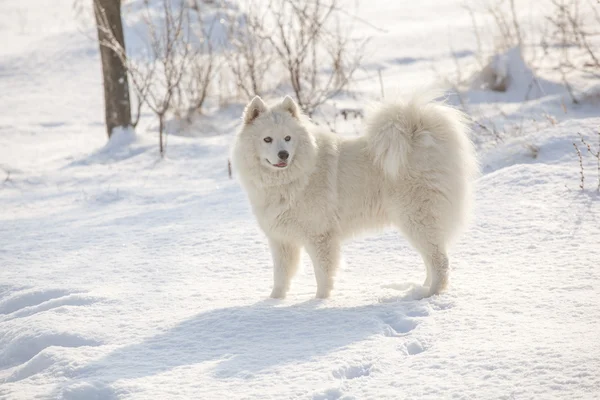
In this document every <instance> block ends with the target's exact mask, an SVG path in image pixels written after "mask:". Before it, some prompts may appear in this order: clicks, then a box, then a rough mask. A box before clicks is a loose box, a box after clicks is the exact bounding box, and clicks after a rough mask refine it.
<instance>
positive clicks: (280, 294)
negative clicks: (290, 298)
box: [270, 287, 287, 299]
mask: <svg viewBox="0 0 600 400" xmlns="http://www.w3.org/2000/svg"><path fill="white" fill-rule="evenodd" d="M286 293H287V290H286V289H285V288H282V287H274V288H273V291H271V296H270V297H271V298H272V299H285V295H286Z"/></svg>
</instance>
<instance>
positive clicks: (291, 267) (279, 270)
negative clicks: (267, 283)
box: [269, 239, 300, 299]
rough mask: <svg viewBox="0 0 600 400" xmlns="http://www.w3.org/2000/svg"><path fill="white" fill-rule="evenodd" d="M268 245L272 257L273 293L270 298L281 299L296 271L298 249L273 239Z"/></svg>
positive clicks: (295, 246)
mask: <svg viewBox="0 0 600 400" xmlns="http://www.w3.org/2000/svg"><path fill="white" fill-rule="evenodd" d="M269 245H270V247H271V255H272V257H273V291H272V292H271V297H273V298H276V299H282V298H284V297H285V295H286V293H287V292H288V290H289V289H290V282H291V280H292V278H293V277H294V275H295V274H296V271H298V264H299V262H300V247H299V246H297V245H295V244H291V243H283V242H281V241H279V240H275V239H269Z"/></svg>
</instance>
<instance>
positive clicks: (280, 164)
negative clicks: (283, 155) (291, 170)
mask: <svg viewBox="0 0 600 400" xmlns="http://www.w3.org/2000/svg"><path fill="white" fill-rule="evenodd" d="M286 165H287V163H285V162H283V161H282V162H280V163H278V164H275V166H276V167H285V166H286Z"/></svg>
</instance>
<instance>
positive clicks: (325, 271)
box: [306, 234, 340, 299]
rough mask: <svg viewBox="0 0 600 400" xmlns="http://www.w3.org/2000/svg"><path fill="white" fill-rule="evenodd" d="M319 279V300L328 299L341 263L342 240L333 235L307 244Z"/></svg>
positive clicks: (326, 235)
mask: <svg viewBox="0 0 600 400" xmlns="http://www.w3.org/2000/svg"><path fill="white" fill-rule="evenodd" d="M306 251H307V252H308V254H309V255H310V258H311V259H312V262H313V267H314V269H315V278H316V279H317V295H316V297H317V298H320V299H326V298H328V297H329V295H330V293H331V290H332V289H333V278H334V277H335V274H336V272H337V269H338V266H339V263H340V240H339V239H338V238H337V237H336V236H335V235H332V234H325V235H319V236H317V237H315V238H313V240H312V241H311V242H310V243H308V244H307V246H306Z"/></svg>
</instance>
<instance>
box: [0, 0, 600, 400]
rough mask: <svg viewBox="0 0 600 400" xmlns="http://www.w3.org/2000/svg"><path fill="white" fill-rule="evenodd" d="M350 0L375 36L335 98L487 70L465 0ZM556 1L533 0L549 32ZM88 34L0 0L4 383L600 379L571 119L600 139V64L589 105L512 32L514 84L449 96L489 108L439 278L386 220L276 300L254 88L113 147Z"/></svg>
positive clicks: (17, 387) (350, 385) (458, 389)
mask: <svg viewBox="0 0 600 400" xmlns="http://www.w3.org/2000/svg"><path fill="white" fill-rule="evenodd" d="M128 3H131V2H126V3H125V5H124V13H125V15H124V17H125V25H126V26H125V29H126V37H135V36H136V33H135V26H136V24H135V23H130V21H132V20H134V19H135V18H134V17H135V7H131V8H128V6H127V4H128ZM134 3H135V2H134ZM348 3H352V7H357V8H358V10H357V11H356V13H355V14H353V15H360V21H364V23H363V22H360V21H357V20H355V21H354V22H355V24H354V30H353V34H354V35H356V36H358V37H370V38H371V41H370V42H369V44H368V46H367V49H368V54H367V56H366V57H365V59H364V62H363V65H362V67H361V69H360V70H359V71H358V73H357V75H356V80H355V82H354V83H353V85H352V87H351V91H350V92H349V93H350V95H348V94H346V95H344V96H340V98H338V99H334V100H332V101H330V102H328V104H327V105H325V106H324V107H323V109H324V110H332V109H333V110H334V109H335V107H352V108H356V109H363V108H364V107H365V106H366V104H367V103H368V102H371V101H374V100H378V99H379V98H380V95H381V93H380V92H381V87H380V78H379V73H380V72H381V81H382V82H383V86H384V88H385V91H386V92H385V95H386V96H388V95H389V94H391V93H393V92H397V93H406V92H407V91H409V90H412V89H415V88H418V87H422V86H426V85H430V84H439V83H443V84H446V85H447V87H449V86H453V87H455V88H456V86H460V82H458V81H459V80H458V79H456V75H457V70H462V74H463V76H465V75H466V76H468V75H469V74H471V73H472V72H470V71H476V70H477V62H476V58H477V57H478V55H479V53H478V45H477V37H476V35H474V32H473V27H472V19H471V17H470V15H469V13H468V12H466V11H465V8H464V7H463V6H462V5H463V2H461V1H443V2H440V1H433V0H425V1H421V2H412V1H395V2H391V1H384V0H371V1H363V2H353V1H348ZM542 3H545V2H544V1H539V2H538V1H530V2H527V1H521V2H519V1H517V4H518V10H517V11H518V13H519V15H520V16H521V18H522V19H521V21H522V24H523V25H522V26H523V30H524V31H527V32H531V34H530V35H529V38H531V39H530V46H531V47H532V48H533V49H534V50H535V49H536V47H535V46H534V45H533V44H531V43H537V42H536V41H535V40H537V39H536V36H535V35H536V34H535V32H537V33H539V34H540V35H541V34H542V33H543V32H544V31H543V29H542V28H541V27H543V25H544V21H545V20H546V19H545V16H546V15H545V14H544V13H545V12H546V11H547V10H548V7H547V4H542ZM589 4H590V5H591V6H592V7H594V6H595V5H594V2H589ZM134 5H135V4H134ZM86 6H89V5H86V4H84V5H83V6H81V5H80V6H79V7H83V8H84V10H85V7H86ZM90 8H91V7H90ZM597 9H600V5H598V6H597ZM353 10H354V9H353ZM87 12H88V13H89V10H87ZM352 12H355V11H352ZM482 15H483V14H482ZM590 15H593V14H590ZM128 21H129V22H128ZM367 21H368V23H367ZM479 21H480V23H481V24H484V19H483V17H482V18H480V19H479ZM538 28H539V29H538ZM596 29H597V27H596ZM492 30H493V29H492V25H485V24H484V25H483V26H482V28H481V32H480V33H481V35H483V36H484V38H483V39H485V37H487V36H485V35H487V34H488V33H489V35H491V36H493V33H492ZM94 35H95V27H94V25H93V21H90V20H89V18H88V19H86V18H85V17H82V16H81V11H80V10H78V9H77V7H76V8H74V7H73V2H72V1H71V0H56V1H53V2H50V3H49V2H43V1H41V0H28V1H21V0H3V1H2V2H0V39H1V43H2V45H1V46H0V110H1V111H0V210H1V211H0V398H2V399H35V398H40V399H71V400H74V399H103V400H104V399H107V400H108V399H149V398H152V399H313V400H318V399H321V400H325V399H331V400H333V399H345V400H350V399H446V398H453V399H454V398H456V399H554V398H555V399H597V398H599V397H600V374H599V372H600V344H599V342H598V338H599V333H598V332H600V268H599V266H600V194H599V193H598V192H597V191H596V186H597V185H598V179H600V176H598V173H599V171H597V168H598V166H597V160H596V158H594V157H593V156H592V155H591V154H590V153H589V152H588V151H587V150H586V149H585V147H584V146H583V145H582V144H581V141H580V136H579V134H581V135H582V136H583V138H585V140H586V141H588V142H589V143H590V144H592V146H593V148H592V149H598V147H599V146H600V133H599V131H600V96H599V95H598V94H597V93H598V91H595V90H596V88H597V87H598V86H597V84H598V82H597V81H596V80H594V78H593V77H591V76H589V75H585V74H580V75H577V74H575V75H572V76H571V77H570V79H571V82H575V83H576V84H577V86H576V90H577V96H578V97H579V99H580V101H579V104H573V102H572V101H571V99H570V95H569V94H568V92H567V90H566V88H565V85H564V82H563V80H562V78H561V76H560V74H559V73H558V72H557V71H556V70H555V69H552V68H551V67H549V68H545V69H542V68H540V69H539V71H535V73H536V76H537V77H538V78H536V79H535V80H533V79H532V76H533V75H532V74H533V72H532V70H531V69H530V67H529V66H528V65H529V64H525V63H524V62H523V61H522V60H521V58H520V57H519V55H518V52H517V53H515V51H514V50H513V51H512V52H511V51H509V52H508V53H506V57H504V58H502V60H503V61H502V63H503V64H502V65H503V66H504V67H505V68H508V70H509V71H510V73H511V76H512V78H511V79H512V83H513V84H512V85H511V86H510V87H509V90H508V91H507V92H503V93H498V92H491V91H486V90H481V89H480V88H475V87H470V88H467V89H465V90H462V92H461V93H462V94H461V98H460V99H459V96H457V95H456V94H451V95H450V98H449V100H450V101H451V102H453V103H454V104H457V105H459V104H461V103H462V104H463V106H464V107H465V108H466V109H467V111H469V113H470V115H471V116H472V117H473V120H474V121H476V122H474V124H473V140H474V141H475V142H476V144H477V146H478V149H479V157H480V160H481V164H482V175H481V177H480V178H479V179H478V181H477V193H476V210H475V219H474V223H473V225H472V227H471V228H470V230H469V231H468V232H467V233H466V234H465V235H464V236H463V237H462V239H461V240H460V242H459V243H458V244H457V246H456V247H455V249H454V250H453V252H452V260H453V264H452V275H451V285H450V288H449V290H448V292H447V293H444V294H442V295H439V296H434V297H432V298H428V299H423V300H413V299H412V298H411V296H410V293H411V292H410V289H411V287H412V285H415V284H416V283H415V282H421V281H422V280H423V278H424V271H423V267H422V263H421V260H420V259H419V256H418V254H417V253H416V252H415V251H413V250H412V249H411V248H410V246H408V244H407V243H406V241H405V240H404V239H402V238H400V237H399V236H398V235H397V234H396V233H394V232H384V233H381V234H375V235H369V236H367V237H365V238H363V239H359V240H354V241H352V242H350V243H348V244H347V246H345V248H344V258H345V265H344V268H343V271H342V273H341V276H340V277H339V280H338V283H337V285H336V290H335V291H334V293H333V297H332V298H331V299H329V300H326V301H316V300H313V295H314V292H315V282H314V278H313V276H312V275H313V273H312V268H311V267H310V265H309V264H308V263H307V260H304V261H303V264H304V268H303V270H302V271H301V272H300V273H299V276H298V277H297V279H295V280H294V282H293V286H292V290H291V291H290V294H289V295H288V298H287V299H286V300H284V301H274V300H270V299H267V295H268V294H269V293H270V289H271V279H272V278H271V276H272V269H271V261H270V254H269V251H268V247H267V243H266V240H265V238H264V236H263V235H262V234H261V232H260V231H259V229H258V227H257V225H256V223H255V221H254V219H253V217H252V215H251V212H250V209H249V206H248V203H247V201H246V198H245V195H244V193H243V192H242V190H241V188H240V186H239V184H238V183H237V182H236V180H235V176H234V179H229V177H228V171H227V158H228V154H229V146H230V144H231V141H232V138H233V135H234V133H235V130H236V129H237V127H238V126H239V117H240V114H241V110H242V107H243V104H244V101H241V100H240V101H238V102H231V103H230V104H228V105H226V106H224V107H217V106H216V105H214V104H213V105H210V106H209V107H208V109H207V112H206V113H205V115H204V116H203V117H201V118H199V120H198V121H196V122H197V123H195V124H194V125H193V126H190V127H188V128H187V129H186V131H185V132H177V134H172V135H168V139H167V140H168V147H167V154H166V157H165V159H162V160H161V159H160V157H159V155H158V148H157V141H158V139H157V132H156V129H157V128H156V121H154V120H153V118H152V115H151V114H146V115H144V116H143V118H142V122H141V123H140V125H139V126H138V128H137V129H136V134H135V135H132V134H122V135H115V136H114V137H113V139H114V140H111V142H110V143H108V144H107V140H106V131H105V127H104V109H103V89H102V75H101V64H100V57H99V51H98V44H97V42H95V41H94V40H93V39H94ZM483 39H482V40H483ZM542 47H543V46H540V48H542ZM135 49H136V46H135V45H133V46H132V49H131V51H133V52H135V51H136V50H135ZM538 50H539V48H538ZM539 51H541V50H539ZM599 53H600V51H599ZM551 57H552V54H550V55H547V58H548V59H550V58H551ZM542 64H543V63H537V64H536V65H542ZM457 65H458V68H457ZM534 81H535V82H534ZM452 82H454V83H455V84H452ZM532 82H534V85H533V86H534V87H533V91H534V92H535V93H531V94H530V93H528V92H529V91H530V88H528V87H529V85H530V84H531V83H532ZM449 93H451V92H449ZM277 95H279V93H273V97H272V98H271V99H276V98H277ZM326 112H327V111H325V112H323V115H325V114H326ZM329 112H330V113H331V111H329ZM360 124H361V121H360V120H351V121H346V122H340V123H339V125H338V126H337V128H338V130H339V132H340V134H346V135H356V133H357V132H360V129H361V128H360ZM574 142H575V143H577V144H578V147H579V148H580V150H581V153H582V159H581V163H582V167H583V172H584V176H585V181H584V182H585V184H584V190H581V188H580V187H579V185H580V180H581V167H580V162H579V158H578V156H577V153H576V152H575V149H574V146H573V143H574Z"/></svg>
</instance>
